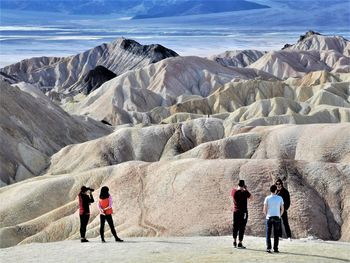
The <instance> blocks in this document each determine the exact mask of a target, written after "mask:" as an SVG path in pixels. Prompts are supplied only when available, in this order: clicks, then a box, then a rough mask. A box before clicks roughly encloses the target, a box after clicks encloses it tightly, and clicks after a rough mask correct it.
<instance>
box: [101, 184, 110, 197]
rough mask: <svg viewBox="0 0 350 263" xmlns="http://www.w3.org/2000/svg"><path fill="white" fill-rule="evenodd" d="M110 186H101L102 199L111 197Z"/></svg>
mask: <svg viewBox="0 0 350 263" xmlns="http://www.w3.org/2000/svg"><path fill="white" fill-rule="evenodd" d="M108 191H109V188H108V187H107V186H103V187H102V188H101V192H100V199H106V198H108V197H109V192H108Z"/></svg>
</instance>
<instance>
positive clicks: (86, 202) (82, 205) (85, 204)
mask: <svg viewBox="0 0 350 263" xmlns="http://www.w3.org/2000/svg"><path fill="white" fill-rule="evenodd" d="M93 202H94V197H93V196H92V194H91V193H90V195H86V194H82V193H79V214H80V215H88V214H90V207H89V206H90V204H91V203H93Z"/></svg>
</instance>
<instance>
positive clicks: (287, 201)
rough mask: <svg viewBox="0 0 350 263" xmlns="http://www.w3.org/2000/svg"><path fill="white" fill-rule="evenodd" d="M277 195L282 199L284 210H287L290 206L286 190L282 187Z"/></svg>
mask: <svg viewBox="0 0 350 263" xmlns="http://www.w3.org/2000/svg"><path fill="white" fill-rule="evenodd" d="M277 195H279V196H280V197H282V199H283V202H284V210H288V208H289V206H290V196H289V192H288V190H287V189H286V188H284V187H283V186H282V189H281V191H278V192H277Z"/></svg>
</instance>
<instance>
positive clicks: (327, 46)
mask: <svg viewBox="0 0 350 263" xmlns="http://www.w3.org/2000/svg"><path fill="white" fill-rule="evenodd" d="M249 67H251V68H255V69H259V70H263V71H266V72H269V73H271V74H273V75H275V76H276V77H278V78H281V79H286V78H288V77H302V76H304V75H305V74H306V73H309V72H312V71H318V70H326V71H332V72H346V73H349V72H350V42H349V41H348V40H346V39H345V38H343V37H340V36H324V35H320V34H315V33H307V34H306V35H305V36H301V38H300V40H299V41H298V43H296V44H295V45H287V46H286V48H284V49H283V50H280V51H273V52H268V53H267V54H265V55H264V56H262V57H261V58H260V59H259V60H257V61H256V62H255V63H253V64H251V65H249Z"/></svg>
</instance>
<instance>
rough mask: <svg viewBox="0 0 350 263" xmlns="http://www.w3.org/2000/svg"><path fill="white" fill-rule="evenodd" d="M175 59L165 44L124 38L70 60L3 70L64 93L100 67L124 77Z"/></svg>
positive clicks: (33, 62)
mask: <svg viewBox="0 0 350 263" xmlns="http://www.w3.org/2000/svg"><path fill="white" fill-rule="evenodd" d="M173 56H177V54H176V53H175V52H174V51H172V50H170V49H167V48H165V47H163V46H161V45H145V46H143V45H141V44H139V43H138V42H136V41H134V40H131V39H125V38H120V39H117V40H116V41H114V42H111V43H108V44H102V45H100V46H97V47H95V48H93V49H90V50H88V51H85V52H83V53H81V54H77V55H74V56H70V57H65V58H54V57H52V58H48V57H40V58H31V59H26V60H23V61H21V62H18V63H16V64H13V65H9V66H6V67H4V68H2V69H1V72H4V73H6V74H8V75H10V76H15V77H16V78H18V79H20V80H21V81H24V82H28V83H32V84H34V85H36V86H38V87H40V88H41V89H44V90H45V91H46V90H51V89H53V88H55V89H56V90H57V91H59V92H63V91H65V90H66V89H68V88H69V87H70V86H72V85H73V84H75V83H76V82H77V81H78V80H79V79H80V78H82V77H83V76H85V75H86V74H88V72H89V71H90V70H93V69H94V68H95V67H96V66H99V65H101V66H104V67H105V68H107V69H108V70H110V71H112V72H113V73H115V74H117V75H120V74H122V73H124V72H125V71H127V70H130V69H137V68H141V67H143V66H146V65H149V64H151V63H155V62H157V61H160V60H162V59H164V58H167V57H173Z"/></svg>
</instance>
